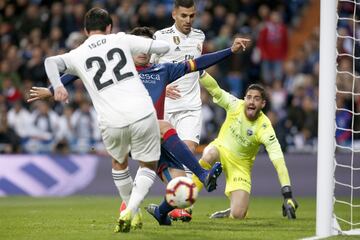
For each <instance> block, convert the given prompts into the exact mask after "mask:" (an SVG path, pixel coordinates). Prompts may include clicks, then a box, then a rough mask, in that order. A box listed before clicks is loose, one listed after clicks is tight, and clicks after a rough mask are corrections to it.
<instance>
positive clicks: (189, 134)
mask: <svg viewBox="0 0 360 240" xmlns="http://www.w3.org/2000/svg"><path fill="white" fill-rule="evenodd" d="M195 13H196V10H195V4H194V1H193V0H175V3H174V9H173V12H172V17H173V19H174V20H175V24H174V25H173V26H171V27H169V28H165V29H162V30H159V31H157V32H155V39H160V40H165V41H167V42H168V43H169V44H170V50H169V52H167V53H166V54H162V55H153V56H152V60H151V61H152V62H158V63H165V62H182V61H184V60H189V59H194V58H197V57H199V56H200V55H201V52H202V45H203V42H204V40H205V35H204V33H203V32H202V31H201V30H198V29H194V28H192V24H193V22H194V20H195ZM198 80H199V72H194V73H190V74H186V75H185V76H184V77H182V78H179V79H178V80H177V81H175V82H174V83H172V84H170V87H171V86H174V85H175V86H177V89H178V90H179V91H180V95H181V97H180V98H179V99H170V98H166V101H165V119H166V120H168V121H170V123H171V124H173V125H174V126H175V128H176V131H177V132H178V134H179V137H180V138H181V140H183V141H184V142H185V143H186V145H187V146H188V147H189V148H190V150H191V151H192V152H194V151H195V148H196V146H197V145H198V144H199V140H200V131H201V98H200V85H199V81H198Z"/></svg>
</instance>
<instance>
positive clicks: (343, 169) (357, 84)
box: [320, 0, 360, 234]
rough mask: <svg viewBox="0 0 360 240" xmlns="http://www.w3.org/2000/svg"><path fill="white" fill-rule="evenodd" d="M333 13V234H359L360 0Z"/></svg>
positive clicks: (342, 1) (344, 0) (341, 3)
mask: <svg viewBox="0 0 360 240" xmlns="http://www.w3.org/2000/svg"><path fill="white" fill-rule="evenodd" d="M336 12H337V16H336V18H337V27H336V62H337V66H336V102H335V109H336V111H335V114H336V121H335V129H336V131H335V158H334V160H335V162H334V181H335V185H334V186H335V188H334V198H333V203H334V205H333V213H334V214H333V216H334V219H336V221H334V222H333V223H334V224H333V230H335V231H333V234H334V233H335V234H336V233H337V234H360V0H338V1H337V11H336ZM320 144H321V143H320Z"/></svg>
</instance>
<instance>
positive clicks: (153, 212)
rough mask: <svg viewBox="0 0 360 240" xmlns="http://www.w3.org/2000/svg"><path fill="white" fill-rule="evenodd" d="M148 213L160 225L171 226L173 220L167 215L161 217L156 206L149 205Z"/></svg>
mask: <svg viewBox="0 0 360 240" xmlns="http://www.w3.org/2000/svg"><path fill="white" fill-rule="evenodd" d="M145 209H146V211H147V212H148V213H150V214H151V215H152V216H153V217H154V218H155V219H156V221H158V223H159V225H165V226H170V225H171V220H170V218H169V216H168V215H167V214H165V215H161V214H160V212H159V206H158V205H156V204H149V205H148V206H147V207H145Z"/></svg>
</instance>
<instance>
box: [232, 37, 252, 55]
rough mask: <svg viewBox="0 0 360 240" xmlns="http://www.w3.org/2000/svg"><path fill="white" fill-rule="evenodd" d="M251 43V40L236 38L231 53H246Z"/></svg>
mask: <svg viewBox="0 0 360 240" xmlns="http://www.w3.org/2000/svg"><path fill="white" fill-rule="evenodd" d="M250 41H251V40H250V39H248V38H235V40H234V42H233V45H232V46H231V51H232V52H233V53H238V52H240V50H243V51H245V50H246V46H247V44H248V43H249V42H250Z"/></svg>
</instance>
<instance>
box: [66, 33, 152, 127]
mask: <svg viewBox="0 0 360 240" xmlns="http://www.w3.org/2000/svg"><path fill="white" fill-rule="evenodd" d="M152 41H153V40H152V39H146V38H143V37H138V36H133V35H128V34H125V33H117V34H109V35H103V34H95V35H91V36H90V37H89V38H88V39H87V40H86V41H85V42H84V43H83V44H81V45H80V46H79V47H78V48H76V49H74V50H72V51H70V52H69V53H66V54H63V55H60V57H61V58H62V59H63V60H64V62H65V64H66V68H67V69H66V73H70V74H74V75H76V76H78V77H79V78H80V79H81V80H82V81H83V83H84V85H85V87H86V89H87V91H88V92H89V95H90V97H91V100H92V102H93V105H94V108H95V110H96V112H97V115H98V119H99V124H100V125H101V126H107V127H115V128H116V127H124V126H128V125H129V124H131V123H134V122H136V121H137V120H140V119H142V118H144V117H146V116H147V115H149V114H151V113H152V112H154V111H155V110H154V107H153V103H152V100H151V98H150V96H149V93H148V91H147V90H146V89H145V87H144V85H143V83H142V82H141V80H140V78H139V76H138V73H137V71H136V69H135V65H134V62H133V59H132V53H135V52H148V51H149V49H150V47H151V44H152Z"/></svg>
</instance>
